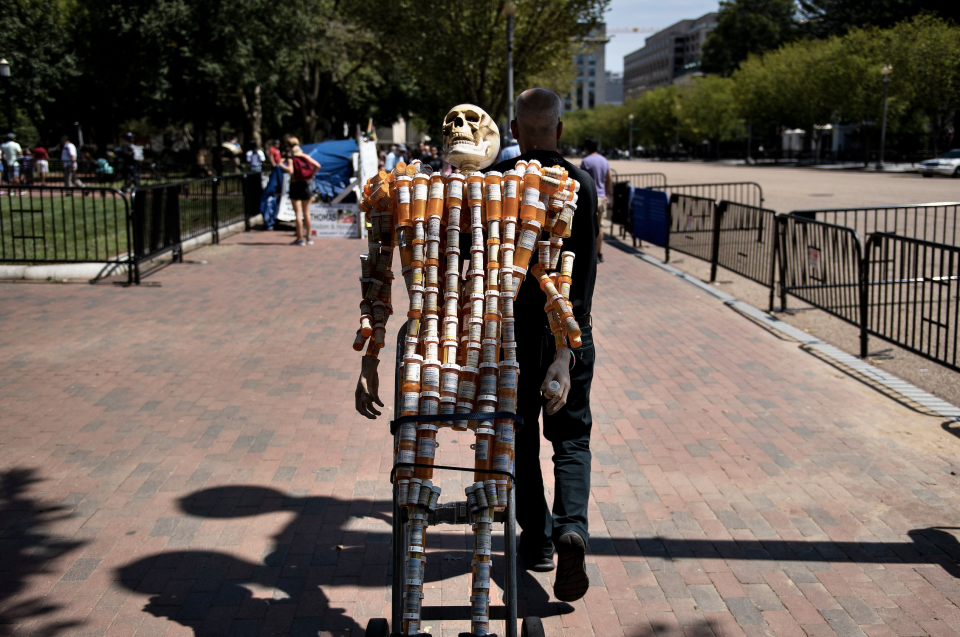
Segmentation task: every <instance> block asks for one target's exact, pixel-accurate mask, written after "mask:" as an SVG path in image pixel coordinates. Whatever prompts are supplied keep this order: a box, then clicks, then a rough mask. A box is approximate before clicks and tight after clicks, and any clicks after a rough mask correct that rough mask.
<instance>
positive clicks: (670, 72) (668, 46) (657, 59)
mask: <svg viewBox="0 0 960 637" xmlns="http://www.w3.org/2000/svg"><path fill="white" fill-rule="evenodd" d="M715 28H717V14H716V13H715V12H714V13H707V14H705V15H702V16H700V17H699V18H697V19H695V20H681V21H680V22H677V23H676V24H674V25H671V26H669V27H667V28H666V29H663V30H662V31H658V32H657V33H654V34H653V35H651V36H650V37H649V38H647V39H646V41H645V43H644V46H643V48H642V49H639V50H637V51H634V52H633V53H630V54H629V55H627V56H625V57H624V58H623V97H624V99H630V98H632V97H636V96H638V95H640V94H641V93H643V92H644V91H649V90H652V89H655V88H657V87H659V86H668V85H670V84H672V83H674V82H675V81H676V80H677V79H678V78H681V77H684V76H686V75H690V74H699V73H700V51H701V49H702V48H703V45H704V43H705V42H706V41H707V36H708V35H709V34H710V32H711V31H713V30H714V29H715Z"/></svg>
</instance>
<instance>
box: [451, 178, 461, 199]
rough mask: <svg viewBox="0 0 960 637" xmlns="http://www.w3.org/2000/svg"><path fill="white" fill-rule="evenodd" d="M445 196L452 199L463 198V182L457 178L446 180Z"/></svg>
mask: <svg viewBox="0 0 960 637" xmlns="http://www.w3.org/2000/svg"><path fill="white" fill-rule="evenodd" d="M447 196H448V197H450V198H452V199H463V182H462V181H460V180H459V179H451V180H450V181H449V182H447Z"/></svg>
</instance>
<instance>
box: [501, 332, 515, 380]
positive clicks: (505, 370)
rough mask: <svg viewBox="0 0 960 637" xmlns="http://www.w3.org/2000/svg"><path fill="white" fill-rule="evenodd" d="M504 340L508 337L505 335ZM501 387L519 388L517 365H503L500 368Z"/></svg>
mask: <svg viewBox="0 0 960 637" xmlns="http://www.w3.org/2000/svg"><path fill="white" fill-rule="evenodd" d="M504 340H510V341H512V340H513V339H512V338H510V339H507V338H506V337H504ZM500 388H501V389H516V388H517V369H516V368H515V367H501V368H500Z"/></svg>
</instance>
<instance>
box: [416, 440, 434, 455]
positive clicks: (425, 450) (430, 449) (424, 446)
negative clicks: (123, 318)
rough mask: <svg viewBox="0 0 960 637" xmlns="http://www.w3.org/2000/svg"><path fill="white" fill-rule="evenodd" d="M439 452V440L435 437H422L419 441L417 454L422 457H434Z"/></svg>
mask: <svg viewBox="0 0 960 637" xmlns="http://www.w3.org/2000/svg"><path fill="white" fill-rule="evenodd" d="M436 453H437V441H436V440H434V439H433V438H426V437H424V438H421V439H420V441H419V442H418V443H417V456H419V457H421V458H434V457H436Z"/></svg>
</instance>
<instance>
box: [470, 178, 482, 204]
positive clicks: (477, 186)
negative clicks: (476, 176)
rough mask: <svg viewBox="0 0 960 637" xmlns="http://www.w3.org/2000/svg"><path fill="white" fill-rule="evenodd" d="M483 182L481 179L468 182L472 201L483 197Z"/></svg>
mask: <svg viewBox="0 0 960 637" xmlns="http://www.w3.org/2000/svg"><path fill="white" fill-rule="evenodd" d="M482 185H483V184H482V183H481V182H479V181H472V182H469V183H468V184H467V188H468V189H469V190H468V193H469V199H470V200H471V201H476V200H478V199H480V198H481V197H483V188H482Z"/></svg>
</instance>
